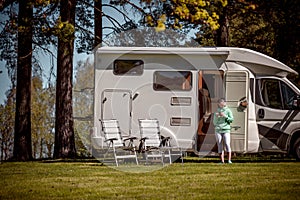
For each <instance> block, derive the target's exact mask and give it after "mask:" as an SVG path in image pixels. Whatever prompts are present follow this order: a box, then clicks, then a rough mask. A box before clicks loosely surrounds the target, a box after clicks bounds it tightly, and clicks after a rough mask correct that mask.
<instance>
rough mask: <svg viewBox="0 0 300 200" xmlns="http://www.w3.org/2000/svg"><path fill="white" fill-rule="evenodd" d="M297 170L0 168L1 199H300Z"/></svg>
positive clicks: (289, 166)
mask: <svg viewBox="0 0 300 200" xmlns="http://www.w3.org/2000/svg"><path fill="white" fill-rule="evenodd" d="M140 167H141V168H142V167H146V166H140ZM298 167H299V165H298V163H295V162H277V163H273V162H248V163H234V164H232V165H219V164H217V163H213V162H202V161H201V160H200V161H198V163H184V164H183V165H182V164H180V163H176V164H172V165H170V166H168V167H165V168H162V169H160V170H157V171H153V172H149V173H128V172H127V173H126V172H122V171H118V170H115V169H112V168H109V167H105V166H101V164H100V163H95V162H90V163H88V162H87V163H84V162H81V163H80V162H75V163H74V162H73V163H68V162H53V163H51V162H48V163H44V162H26V163H13V162H10V163H3V164H2V165H0V176H1V178H2V181H1V182H0V188H1V189H0V196H1V198H3V199H35V200H37V199H43V200H45V199H189V200H190V199H262V200H264V199H265V200H269V199H298V198H299V192H298V190H299V179H300V173H299V170H298ZM33 169H34V170H33ZM16 180H18V181H16Z"/></svg>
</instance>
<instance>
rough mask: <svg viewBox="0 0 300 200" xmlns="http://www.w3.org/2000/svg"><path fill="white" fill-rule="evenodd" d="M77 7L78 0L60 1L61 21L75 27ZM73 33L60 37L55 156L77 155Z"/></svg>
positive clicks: (68, 156)
mask: <svg viewBox="0 0 300 200" xmlns="http://www.w3.org/2000/svg"><path fill="white" fill-rule="evenodd" d="M75 8H76V0H62V1H60V15H61V21H62V22H68V23H69V24H71V25H73V26H74V27H75ZM72 35H73V36H72V37H70V36H68V38H64V35H61V36H60V37H59V38H58V52H57V80H56V111H55V116H56V120H55V145H54V158H74V157H75V156H76V149H75V137H74V125H73V124H74V123H73V107H72V87H73V78H72V77H73V50H74V33H73V34H72Z"/></svg>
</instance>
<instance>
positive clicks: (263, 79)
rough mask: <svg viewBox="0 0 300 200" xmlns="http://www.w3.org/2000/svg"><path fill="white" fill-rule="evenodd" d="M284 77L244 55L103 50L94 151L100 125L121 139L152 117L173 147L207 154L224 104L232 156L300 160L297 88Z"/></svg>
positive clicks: (216, 50) (277, 68) (273, 63)
mask: <svg viewBox="0 0 300 200" xmlns="http://www.w3.org/2000/svg"><path fill="white" fill-rule="evenodd" d="M288 74H294V75H297V72H296V71H294V70H293V69H291V68H289V67H288V66H286V65H285V64H283V63H281V62H279V61H277V60H275V59H273V58H271V57H269V56H266V55H264V54H261V53H258V52H255V51H252V50H249V49H243V48H232V47H209V48H172V47H168V48H160V47H101V48H99V49H98V50H97V51H96V53H95V94H94V95H95V96H94V128H93V130H94V133H93V138H92V139H93V144H95V145H98V146H103V145H104V146H105V143H104V142H103V133H101V123H100V122H99V120H101V119H117V120H118V121H119V123H120V128H121V130H122V134H124V135H127V136H129V135H130V136H136V137H139V135H140V134H139V127H138V120H139V119H150V118H156V119H158V120H159V123H160V126H161V135H162V136H163V137H171V138H172V139H171V143H172V144H173V145H176V146H179V147H181V148H183V149H184V150H185V151H192V152H194V153H196V154H197V155H206V154H207V153H209V152H212V151H214V149H215V143H216V142H215V137H214V127H213V125H212V114H213V113H214V112H215V111H216V109H217V99H219V98H221V97H224V98H225V99H226V101H227V106H228V107H229V108H230V109H231V110H232V112H233V116H234V121H233V123H232V124H231V127H232V130H231V147H232V151H233V152H236V153H258V152H279V153H285V154H292V155H294V156H296V158H297V159H300V113H299V111H300V89H299V88H298V87H297V86H296V84H293V83H292V82H291V81H290V80H289V79H288V78H287V75H288ZM137 145H138V144H137Z"/></svg>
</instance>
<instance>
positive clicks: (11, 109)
mask: <svg viewBox="0 0 300 200" xmlns="http://www.w3.org/2000/svg"><path fill="white" fill-rule="evenodd" d="M11 92H13V91H11ZM12 98H13V95H10V96H9V99H8V100H7V101H6V102H5V104H4V105H0V154H1V157H0V160H7V159H9V158H10V157H11V156H12V148H13V138H14V122H15V107H16V105H15V103H14V101H13V99H12Z"/></svg>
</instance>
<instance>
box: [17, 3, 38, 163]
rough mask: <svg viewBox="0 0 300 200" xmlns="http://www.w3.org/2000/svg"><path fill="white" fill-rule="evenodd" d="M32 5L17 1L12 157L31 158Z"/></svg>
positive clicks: (23, 159) (24, 159) (19, 158)
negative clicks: (15, 81)
mask: <svg viewBox="0 0 300 200" xmlns="http://www.w3.org/2000/svg"><path fill="white" fill-rule="evenodd" d="M32 21H33V5H32V2H31V1H30V0H24V1H19V15H18V61H17V94H16V118H15V139H14V158H15V159H16V160H18V161H27V160H31V159H32V146H31V110H30V104H31V95H30V94H31V71H32V70H31V58H32Z"/></svg>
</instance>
